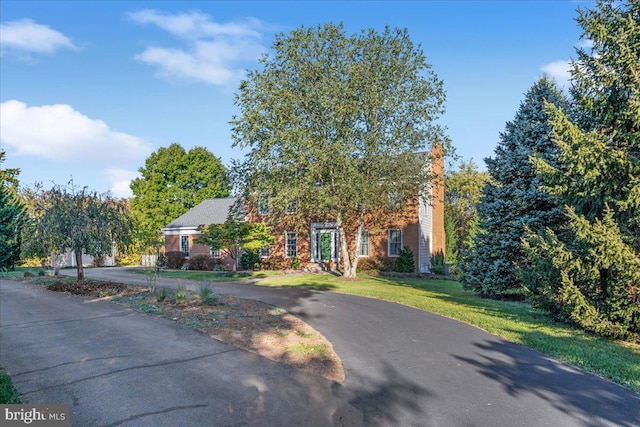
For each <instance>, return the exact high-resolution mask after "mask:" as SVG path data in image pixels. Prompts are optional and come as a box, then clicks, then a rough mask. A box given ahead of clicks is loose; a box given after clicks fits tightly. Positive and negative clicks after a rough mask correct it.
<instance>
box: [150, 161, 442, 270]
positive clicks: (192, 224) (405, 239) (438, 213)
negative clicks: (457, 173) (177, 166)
mask: <svg viewBox="0 0 640 427" xmlns="http://www.w3.org/2000/svg"><path fill="white" fill-rule="evenodd" d="M431 167H432V170H433V172H434V175H436V176H439V177H444V161H443V159H442V157H441V156H435V159H434V162H433V164H432V165H431ZM429 189H430V191H431V197H430V199H429V200H427V199H425V198H424V197H422V196H420V197H419V198H416V200H414V201H412V202H410V203H408V204H407V205H406V206H405V207H403V208H402V209H401V210H399V211H398V212H396V213H394V214H393V215H390V216H389V217H387V218H382V219H380V218H378V219H377V220H376V221H370V223H368V222H365V230H364V233H363V235H362V244H361V245H360V248H358V254H359V257H360V261H359V262H362V259H363V258H368V259H369V260H371V261H372V262H375V263H377V264H378V265H382V264H383V263H385V262H386V263H389V262H393V261H394V260H395V259H396V258H397V257H398V255H399V252H400V249H402V248H403V247H404V246H409V247H410V248H411V249H412V251H413V253H414V261H415V265H416V271H419V272H429V271H430V268H431V256H432V254H434V253H436V252H437V251H442V252H443V253H444V249H445V234H444V186H443V180H442V179H439V180H436V181H434V183H432V185H429ZM236 202H237V199H235V198H225V199H209V200H205V201H203V202H202V203H200V204H199V205H198V206H195V207H194V208H193V209H191V210H190V211H189V212H187V213H185V214H184V215H182V216H181V217H180V218H178V219H176V220H175V221H173V222H172V223H171V224H169V225H167V227H165V228H163V229H162V232H163V234H164V236H165V242H166V243H165V245H166V251H179V250H181V251H183V252H185V253H186V254H187V255H188V256H193V255H196V254H209V253H211V251H210V248H207V247H204V246H202V245H198V244H195V243H194V239H197V238H198V236H199V234H200V232H199V231H198V226H199V225H209V224H221V223H223V222H224V221H225V220H226V218H227V215H228V213H229V210H230V208H231V207H232V206H233V205H234V204H235V203H236ZM247 212H248V214H247V216H246V219H247V220H248V221H251V222H266V223H268V224H269V225H271V226H272V227H273V230H274V237H275V243H274V244H273V245H271V246H270V247H268V248H264V249H263V250H262V251H261V257H262V258H263V260H264V261H265V263H267V264H270V265H272V266H279V265H283V266H289V265H290V264H291V261H292V260H293V259H294V258H297V259H298V260H299V262H300V263H301V265H303V266H304V265H308V264H314V263H316V264H320V263H328V262H329V261H331V262H333V263H334V264H336V265H339V263H340V235H339V232H338V228H337V226H336V224H335V223H334V222H331V221H326V220H325V219H322V218H316V219H311V218H310V219H308V220H307V221H305V222H304V223H303V224H301V223H300V220H299V219H295V218H294V216H293V215H290V216H289V217H288V216H287V214H285V215H284V217H282V218H272V217H270V214H269V205H268V201H267V200H259V201H258V202H257V203H256V204H255V206H253V208H251V207H247ZM374 222H375V225H374ZM353 249H354V248H349V250H350V251H351V250H353ZM213 255H214V256H220V254H219V251H218V252H217V254H216V253H213ZM224 264H225V265H228V266H230V265H232V260H230V259H229V260H224ZM276 268H277V267H276Z"/></svg>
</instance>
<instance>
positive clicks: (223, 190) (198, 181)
mask: <svg viewBox="0 0 640 427" xmlns="http://www.w3.org/2000/svg"><path fill="white" fill-rule="evenodd" d="M139 172H140V174H141V177H140V178H136V179H134V180H133V181H132V182H131V191H132V192H133V195H134V197H133V199H131V211H132V214H133V217H134V219H135V221H136V230H137V235H136V243H137V244H138V246H139V247H140V249H142V250H144V249H146V248H149V247H151V248H154V247H157V246H158V245H160V244H161V243H162V242H161V240H160V229H161V228H162V227H164V226H166V225H167V224H169V223H170V222H171V221H173V220H174V219H176V218H177V217H179V216H180V215H182V214H184V213H185V212H187V211H188V210H189V209H191V208H192V207H194V206H196V205H197V204H198V203H200V202H202V201H203V200H205V199H210V198H216V197H226V196H228V195H229V189H230V187H229V179H228V177H227V170H226V168H225V167H224V166H223V165H222V162H221V161H220V159H219V158H218V157H216V156H214V155H213V154H212V153H210V152H209V151H207V149H206V148H203V147H195V148H192V149H190V150H189V151H185V149H184V148H183V147H182V146H181V145H180V144H177V143H174V144H171V145H170V146H169V147H166V148H165V147H163V148H160V149H159V150H158V151H156V152H153V153H152V154H151V155H150V156H149V158H147V160H146V161H145V166H144V167H141V168H140V169H139Z"/></svg>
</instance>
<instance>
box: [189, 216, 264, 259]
mask: <svg viewBox="0 0 640 427" xmlns="http://www.w3.org/2000/svg"><path fill="white" fill-rule="evenodd" d="M200 231H201V232H202V235H201V236H200V237H199V238H198V239H197V240H196V243H199V244H201V245H205V246H209V247H210V248H211V249H213V250H220V251H222V253H224V254H226V255H228V256H229V257H231V259H233V261H234V262H233V271H236V270H237V268H238V260H239V259H240V251H241V250H243V249H244V250H246V251H257V250H259V249H261V248H263V247H265V246H269V245H272V244H273V243H274V241H275V239H274V238H273V235H272V233H271V227H269V226H267V225H266V224H264V223H260V222H257V223H248V222H246V221H244V220H241V219H235V218H228V219H227V220H226V221H225V222H224V223H223V224H211V225H209V226H207V227H204V226H202V227H200Z"/></svg>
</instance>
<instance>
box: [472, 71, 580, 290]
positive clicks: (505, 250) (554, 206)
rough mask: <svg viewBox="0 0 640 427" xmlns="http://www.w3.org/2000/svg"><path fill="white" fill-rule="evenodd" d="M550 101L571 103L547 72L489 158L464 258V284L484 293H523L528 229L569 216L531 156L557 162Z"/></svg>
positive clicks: (550, 224) (556, 225)
mask: <svg viewBox="0 0 640 427" xmlns="http://www.w3.org/2000/svg"><path fill="white" fill-rule="evenodd" d="M546 102H553V103H554V104H556V105H558V106H559V107H561V108H564V109H568V108H569V107H568V103H567V100H566V97H565V95H564V94H563V93H562V92H560V91H559V90H558V89H557V88H556V86H555V84H554V83H553V82H552V81H550V80H549V79H548V78H547V77H543V78H541V79H540V80H539V81H538V82H536V83H535V84H534V85H533V86H532V87H531V89H529V91H528V92H527V94H526V96H525V99H524V100H523V101H522V103H521V104H520V108H519V109H518V111H517V113H516V115H515V118H514V120H513V121H511V122H509V123H507V124H506V128H505V131H504V132H503V133H502V134H501V135H500V142H499V143H498V146H497V148H496V149H495V157H494V158H488V159H486V160H485V162H486V164H487V168H488V170H489V174H490V176H491V180H490V181H489V182H488V183H487V185H485V187H484V190H483V196H482V199H481V200H480V203H479V204H478V227H479V231H478V233H477V234H476V235H475V236H474V238H473V243H472V244H471V246H470V247H469V248H464V249H463V250H462V253H463V256H462V260H461V263H460V264H461V265H460V268H461V270H462V277H461V279H462V282H463V284H464V286H465V287H466V288H467V289H473V290H474V291H476V292H479V293H480V294H482V295H484V296H490V297H501V298H517V299H520V298H522V296H523V294H524V289H523V287H522V282H521V280H520V278H519V276H518V266H519V265H520V264H521V263H522V262H523V260H524V257H525V255H524V253H523V248H522V238H523V237H524V236H525V230H526V229H527V228H528V229H530V230H534V231H538V230H542V229H543V228H544V227H550V228H552V229H558V228H559V227H561V226H562V225H563V224H564V223H565V222H566V218H565V216H564V213H563V211H562V208H561V206H560V204H559V202H558V200H557V199H556V198H555V197H553V196H551V195H549V194H548V193H546V192H544V191H543V190H542V189H540V186H541V185H543V184H544V181H543V180H542V178H541V177H540V176H539V174H538V172H537V170H536V169H535V168H534V166H533V165H532V164H531V161H530V158H531V157H532V156H534V155H535V156H540V158H544V159H547V160H548V161H550V162H554V161H556V160H555V159H556V157H557V155H558V149H557V147H556V146H555V144H554V143H553V130H552V128H551V125H550V124H549V115H548V113H547V110H546Z"/></svg>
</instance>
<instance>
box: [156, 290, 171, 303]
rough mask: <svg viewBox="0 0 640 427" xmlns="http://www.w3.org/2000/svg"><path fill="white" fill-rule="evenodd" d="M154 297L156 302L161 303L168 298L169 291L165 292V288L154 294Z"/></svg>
mask: <svg viewBox="0 0 640 427" xmlns="http://www.w3.org/2000/svg"><path fill="white" fill-rule="evenodd" d="M155 295H156V300H157V301H158V302H162V301H164V300H165V299H167V297H168V296H169V291H168V290H167V288H160V289H158V290H157V291H156V292H155Z"/></svg>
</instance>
